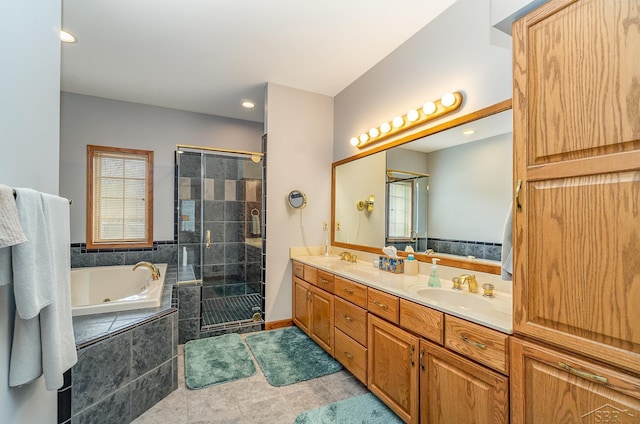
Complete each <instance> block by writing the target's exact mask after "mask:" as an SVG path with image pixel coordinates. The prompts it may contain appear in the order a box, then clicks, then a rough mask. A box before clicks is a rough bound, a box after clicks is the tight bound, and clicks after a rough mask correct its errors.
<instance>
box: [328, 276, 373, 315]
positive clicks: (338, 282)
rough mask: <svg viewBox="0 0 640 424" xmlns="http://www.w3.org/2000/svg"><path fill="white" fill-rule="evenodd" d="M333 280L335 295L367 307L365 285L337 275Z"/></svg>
mask: <svg viewBox="0 0 640 424" xmlns="http://www.w3.org/2000/svg"><path fill="white" fill-rule="evenodd" d="M334 280H335V284H334V287H335V294H336V295H337V296H340V297H341V298H343V299H346V300H348V301H349V302H351V303H353V304H356V305H358V306H360V307H361V308H366V307H367V286H365V285H363V284H359V283H356V282H354V281H350V280H347V279H344V278H342V277H338V276H337V275H336V276H335V278H334Z"/></svg>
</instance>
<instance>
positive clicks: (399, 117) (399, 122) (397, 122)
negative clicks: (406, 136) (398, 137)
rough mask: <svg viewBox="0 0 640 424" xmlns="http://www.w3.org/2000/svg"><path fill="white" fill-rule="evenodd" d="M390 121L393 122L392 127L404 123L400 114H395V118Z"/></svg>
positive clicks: (398, 126) (397, 126)
mask: <svg viewBox="0 0 640 424" xmlns="http://www.w3.org/2000/svg"><path fill="white" fill-rule="evenodd" d="M391 123H392V124H393V127H394V128H400V127H401V126H403V125H404V118H403V117H402V116H396V117H395V118H393V121H391Z"/></svg>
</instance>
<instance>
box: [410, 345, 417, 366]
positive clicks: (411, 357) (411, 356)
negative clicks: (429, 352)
mask: <svg viewBox="0 0 640 424" xmlns="http://www.w3.org/2000/svg"><path fill="white" fill-rule="evenodd" d="M415 351H416V347H415V346H414V345H411V352H409V359H411V368H413V367H414V366H415V365H416V364H415V362H413V352H415Z"/></svg>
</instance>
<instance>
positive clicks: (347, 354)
mask: <svg viewBox="0 0 640 424" xmlns="http://www.w3.org/2000/svg"><path fill="white" fill-rule="evenodd" d="M344 356H346V357H347V358H349V359H353V355H352V354H350V353H349V352H345V353H344Z"/></svg>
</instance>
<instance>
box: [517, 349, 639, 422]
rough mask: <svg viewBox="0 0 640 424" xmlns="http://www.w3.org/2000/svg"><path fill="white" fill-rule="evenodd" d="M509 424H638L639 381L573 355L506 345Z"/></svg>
mask: <svg viewBox="0 0 640 424" xmlns="http://www.w3.org/2000/svg"><path fill="white" fill-rule="evenodd" d="M511 419H512V422H513V423H514V424H524V423H526V424H549V423H584V424H591V423H616V424H631V423H638V422H640V379H638V378H632V377H630V376H628V375H625V374H623V373H621V372H619V371H614V370H612V369H610V368H608V367H604V366H601V365H598V364H596V363H594V362H592V361H591V360H587V359H583V358H580V357H579V356H577V355H573V354H566V353H560V352H558V351H555V350H553V349H550V348H546V347H542V346H538V345H537V344H534V343H531V342H526V341H522V340H519V339H516V338H514V339H512V341H511Z"/></svg>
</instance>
